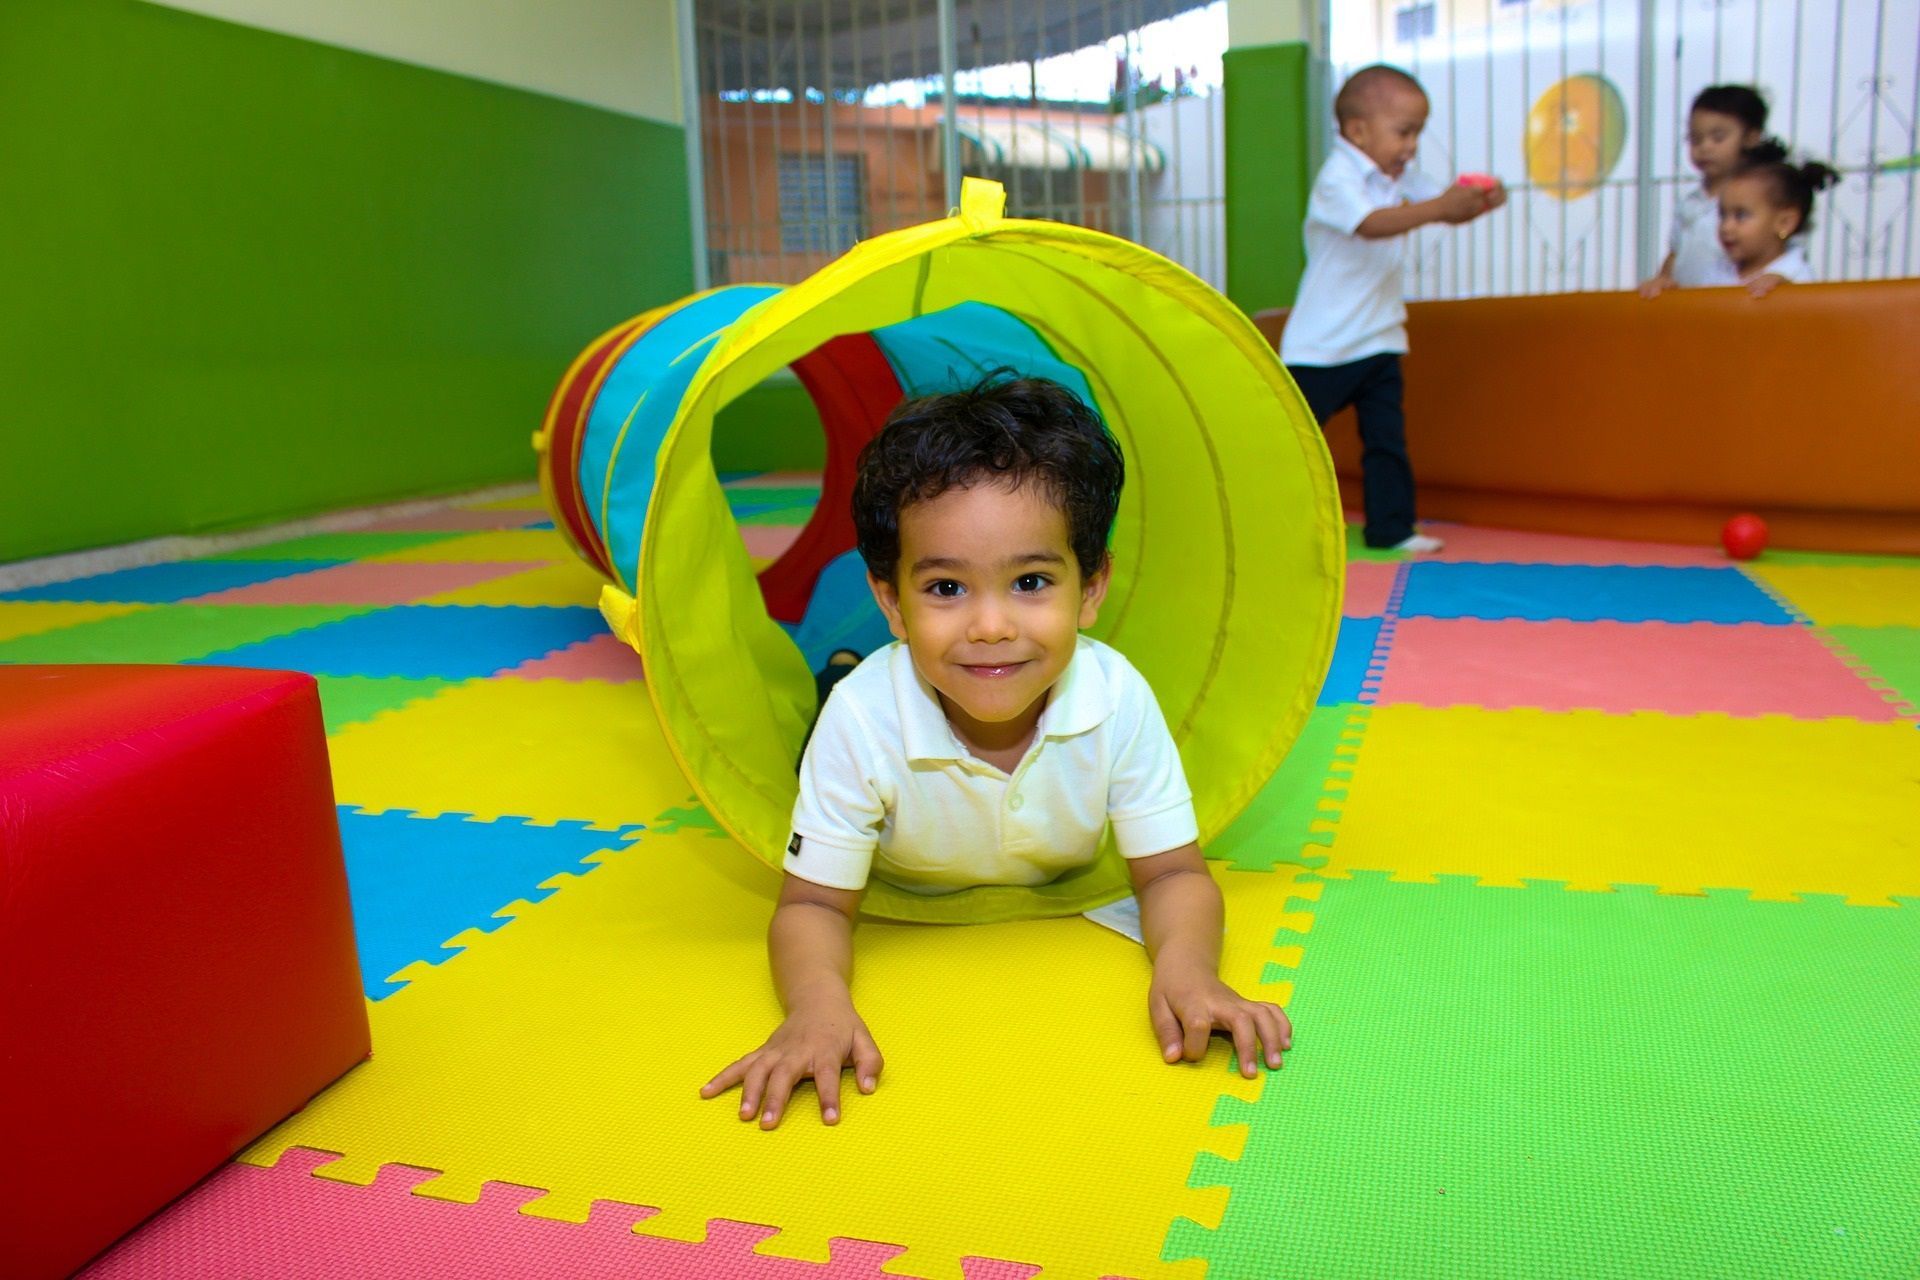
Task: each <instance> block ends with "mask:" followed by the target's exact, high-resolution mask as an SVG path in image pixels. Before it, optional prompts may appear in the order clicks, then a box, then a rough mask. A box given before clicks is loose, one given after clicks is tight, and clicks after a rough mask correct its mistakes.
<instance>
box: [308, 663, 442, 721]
mask: <svg viewBox="0 0 1920 1280" xmlns="http://www.w3.org/2000/svg"><path fill="white" fill-rule="evenodd" d="M317 679H318V680H319V682H320V714H321V716H322V717H323V718H324V719H325V720H326V723H327V732H328V733H329V734H333V733H338V732H339V731H340V730H342V729H344V728H346V727H347V726H348V725H350V724H360V723H363V722H364V721H367V720H371V719H373V718H374V717H375V716H377V715H379V714H380V713H381V712H382V711H391V710H394V709H395V708H397V707H404V706H406V705H407V704H408V703H411V702H416V701H418V700H419V699H421V698H431V697H432V696H433V695H434V694H436V693H438V692H440V690H442V689H444V688H446V687H447V686H448V685H450V684H453V683H455V681H452V680H440V679H432V678H427V679H416V678H414V677H411V676H319V677H317Z"/></svg>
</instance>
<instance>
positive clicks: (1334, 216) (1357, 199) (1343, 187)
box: [1307, 164, 1376, 236]
mask: <svg viewBox="0 0 1920 1280" xmlns="http://www.w3.org/2000/svg"><path fill="white" fill-rule="evenodd" d="M1375 207H1376V206H1375V205H1374V203H1373V201H1372V200H1370V199H1369V198H1368V197H1367V193H1366V191H1365V190H1364V189H1362V188H1361V186H1360V184H1359V182H1357V181H1355V180H1354V179H1353V176H1352V175H1351V174H1350V173H1349V171H1348V169H1347V167H1346V166H1344V165H1333V164H1329V165H1327V166H1326V167H1325V168H1323V169H1322V170H1321V171H1320V176H1319V177H1318V178H1316V179H1315V180H1314V184H1313V193H1312V194H1311V195H1309V196H1308V197H1307V221H1308V222H1318V223H1320V224H1321V225H1322V226H1325V227H1330V228H1332V229H1333V230H1334V231H1337V232H1339V233H1340V234H1341V235H1343V236H1350V235H1352V234H1353V233H1354V232H1355V231H1357V230H1359V228H1360V224H1361V223H1363V222H1365V221H1366V220H1367V215H1368V214H1370V213H1372V212H1373V211H1374V209H1375Z"/></svg>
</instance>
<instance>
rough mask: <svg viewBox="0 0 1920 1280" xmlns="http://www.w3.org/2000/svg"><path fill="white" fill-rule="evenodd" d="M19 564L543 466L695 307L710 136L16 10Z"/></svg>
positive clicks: (246, 43) (22, 0)
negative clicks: (576, 380) (690, 161)
mask: <svg viewBox="0 0 1920 1280" xmlns="http://www.w3.org/2000/svg"><path fill="white" fill-rule="evenodd" d="M0 157H4V164H5V175H6V176H5V180H4V181H0V246H4V254H5V259H6V262H7V273H6V278H5V285H4V288H0V560H6V559H12V558H17V557H21V556H28V555H36V554H44V553H49V552H56V551H63V550H70V549H74V548H79V547H85V546H93V545H100V544H104V543H112V542H121V541H126V540H130V539H136V538H142V537H150V536H155V535H159V534H167V533H180V532H188V531H193V530H206V529H214V528H221V527H228V526H234V525H240V524H246V523H252V522H258V521H263V520H268V519H273V518H279V517H287V516H292V515H297V514H303V513H307V512H312V511H317V510H322V509H326V508H332V507H340V506H346V505H351V504H355V503H367V502H377V501H381V500H385V499H392V498H399V497H403V496H407V495H413V494H420V493H428V492H435V491H441V492H444V491H450V490H454V489H459V488H463V487H468V486H473V485H478V484H484V483H489V482H494V481H503V480H515V479H525V478H528V477H530V475H531V473H532V465H533V455H532V452H531V450H530V449H529V447H528V438H529V436H530V435H531V433H532V431H533V429H534V428H535V427H536V426H537V425H538V422H539V418H540V413H541V410H542V408H543V407H544V405H545V402H546V398H547V396H548V394H549V393H550V392H551V390H552V388H553V385H554V383H555V382H556V381H557V380H558V379H559V376H560V374H561V372H562V371H563V370H564V369H565V368H566V365H567V362H568V361H569V360H570V359H571V358H572V357H573V356H574V355H575V354H576V353H577V352H578V351H579V349H580V348H581V347H582V346H583V345H584V344H585V343H586V342H587V341H588V340H590V339H591V338H592V337H593V336H594V335H595V334H597V333H599V332H600V331H601V330H603V329H605V328H607V327H609V326H610V325H612V324H614V323H617V322H618V321H620V320H622V319H625V318H626V317H628V316H631V315H633V314H634V313H636V312H638V311H640V310H642V309H644V308H646V307H648V306H651V305H655V304H657V303H659V302H663V301H667V300H670V299H672V298H674V297H677V296H680V295H681V294H684V293H686V292H688V291H689V290H690V289H691V284H692V282H691V269H690V262H691V250H690V237H689V234H688V225H687V213H686V210H687V193H686V166H685V153H684V143H683V133H682V131H681V130H680V129H679V128H677V127H675V126H671V125H662V124H658V123H654V122H651V121H646V120H641V119H638V118H635V117H631V116H624V115H619V114H616V113H613V112H608V111H603V110H599V109H595V108H591V107H585V106H581V105H578V104H575V103H569V102H564V101H560V100H558V99H554V98H548V97H543V96H540V95H538V94H533V93H527V92H523V91H520V90H515V89H508V88H503V87H500V86H497V85H492V84H486V83H482V82H479V81H475V80H470V79H465V78H462V77H458V76H452V75H447V74H444V73H441V72H435V71H429V70H424V69H422V68H418V67H413V66H408V65H404V64H400V63H395V62H389V61H386V60H383V59H379V58H375V57H370V56H368V55H365V54H359V53H352V52H348V51H345V50H341V49H337V48H333V47H330V46H325V45H319V44H313V43H309V42H306V41H302V40H296V39H292V38H289V37H285V36H278V35H272V34H269V33H266V32H261V31H257V30H253V29H251V28H247V27H241V26H235V25H231V24H227V23H222V22H218V21H213V20H210V19H206V18H201V17H197V16H194V15H190V14H185V13H181V12H177V11H174V10H170V9H164V8H157V7H153V6H149V5H145V4H140V3H135V2H134V0H8V3H7V4H6V5H5V6H4V7H0Z"/></svg>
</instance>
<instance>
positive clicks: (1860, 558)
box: [1754, 547, 1915, 569]
mask: <svg viewBox="0 0 1920 1280" xmlns="http://www.w3.org/2000/svg"><path fill="white" fill-rule="evenodd" d="M1914 560H1915V557H1913V556H1886V555H1874V554H1872V553H1870V552H1866V551H1792V550H1788V549H1787V548H1784V547H1769V548H1768V549H1767V550H1765V551H1763V552H1761V554H1760V558H1759V559H1758V560H1756V561H1754V563H1755V564H1814V565H1834V566H1840V567H1851V568H1860V569H1884V568H1897V567H1911V566H1912V565H1913V563H1914Z"/></svg>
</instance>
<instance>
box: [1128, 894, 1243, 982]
mask: <svg viewBox="0 0 1920 1280" xmlns="http://www.w3.org/2000/svg"><path fill="white" fill-rule="evenodd" d="M1225 920H1226V908H1225V906H1224V905H1223V904H1222V902H1221V899H1220V886H1218V885H1216V884H1215V883H1214V882H1213V877H1212V876H1210V875H1208V874H1207V872H1206V871H1205V870H1204V869H1202V870H1198V871H1178V872H1173V873H1171V874H1168V875H1164V876H1161V877H1159V878H1158V879H1156V880H1154V881H1152V882H1151V883H1150V884H1148V885H1147V886H1146V887H1145V888H1144V889H1143V890H1142V891H1141V893H1140V930H1141V934H1142V935H1143V938H1144V941H1145V942H1146V944H1147V955H1148V957H1149V958H1150V959H1152V961H1153V962H1154V964H1155V966H1156V967H1157V966H1161V965H1178V966H1191V967H1194V968H1198V969H1204V970H1205V971H1206V972H1207V973H1209V974H1218V973H1219V971H1220V935H1221V931H1222V929H1223V928H1224V926H1225Z"/></svg>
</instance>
